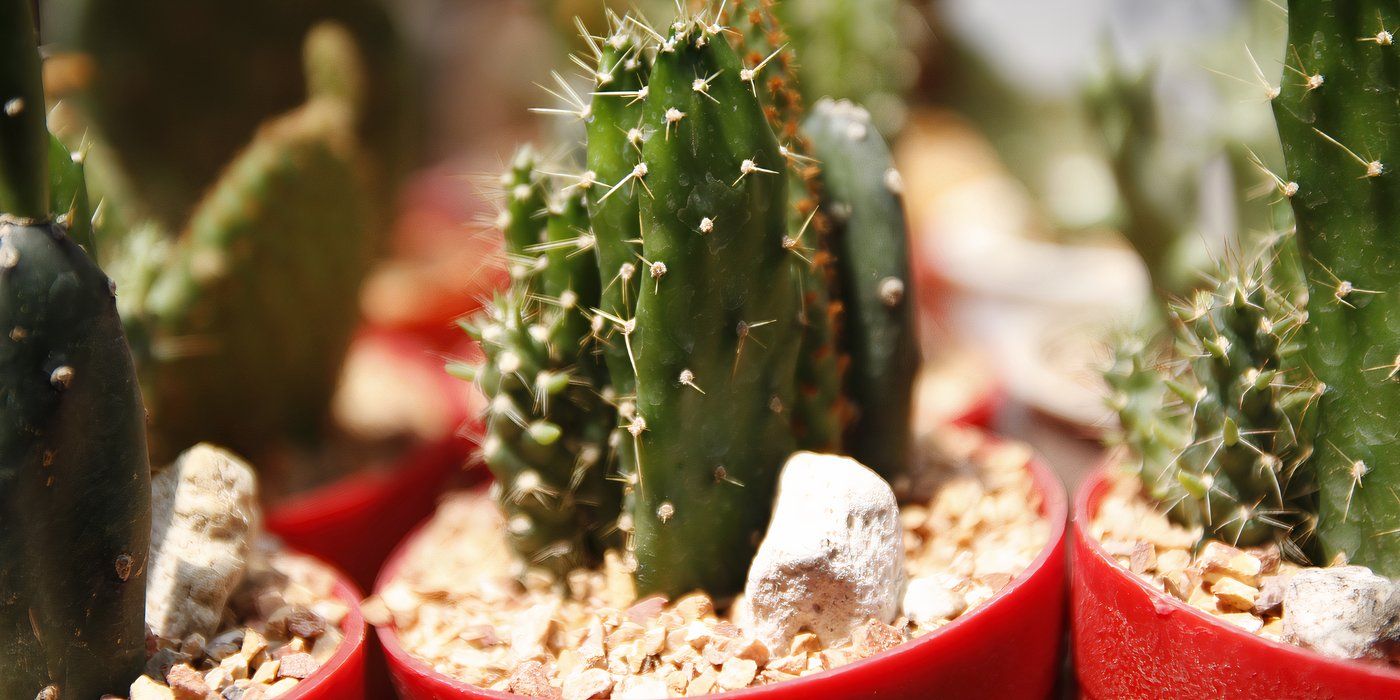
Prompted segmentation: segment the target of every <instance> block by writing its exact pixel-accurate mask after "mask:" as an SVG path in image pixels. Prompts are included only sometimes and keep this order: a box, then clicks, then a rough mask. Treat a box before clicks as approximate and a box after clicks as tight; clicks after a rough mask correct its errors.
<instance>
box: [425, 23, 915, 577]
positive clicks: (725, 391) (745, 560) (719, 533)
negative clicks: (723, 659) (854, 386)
mask: <svg viewBox="0 0 1400 700" xmlns="http://www.w3.org/2000/svg"><path fill="white" fill-rule="evenodd" d="M738 14H739V15H740V16H739V18H738V19H739V20H743V21H752V19H753V16H752V15H751V13H748V12H742V13H738ZM761 18H762V17H760V19H761ZM736 27H738V29H737V30H734V31H728V30H726V28H725V27H724V26H723V25H722V24H721V23H720V21H719V19H718V18H717V15H713V14H705V13H702V14H699V15H684V16H682V17H681V18H679V19H678V20H677V21H675V22H672V23H669V24H666V25H662V26H660V27H658V28H653V27H651V26H648V25H646V24H645V23H643V22H641V21H639V20H637V19H635V18H631V17H628V18H625V19H624V18H618V17H615V16H611V17H610V27H609V30H610V31H609V33H608V34H607V35H606V36H603V37H594V36H587V37H585V40H586V43H587V44H588V46H589V49H590V50H591V54H592V55H591V61H589V60H588V59H585V61H581V62H580V63H581V64H583V65H588V66H589V69H590V71H591V72H592V78H593V82H594V85H593V90H592V93H591V95H588V96H587V97H585V96H584V95H581V94H580V91H578V90H575V89H573V88H572V87H571V86H569V85H567V84H566V83H564V82H563V81H562V80H561V81H560V85H559V88H558V90H557V91H555V93H554V94H555V95H556V96H558V97H560V98H562V99H564V100H565V102H566V104H565V105H563V106H561V107H557V108H548V109H545V110H544V111H547V112H551V113H556V114H560V115H562V116H564V117H566V118H576V119H578V120H581V121H582V122H583V123H584V127H585V132H586V137H587V142H586V145H585V146H586V147H585V152H586V159H585V163H586V165H585V169H584V170H583V172H569V166H567V165H546V164H541V163H539V162H537V160H538V159H537V157H536V156H535V155H534V154H533V153H532V152H530V151H528V150H526V151H522V152H521V153H520V154H519V155H517V157H516V158H515V160H514V161H513V163H512V166H511V168H510V170H509V172H507V173H506V174H505V175H504V176H503V177H502V179H501V182H500V185H501V189H502V191H503V198H504V204H503V206H502V208H501V212H500V215H499V217H498V223H499V225H500V228H501V229H502V232H503V233H504V235H505V240H506V251H507V254H508V263H509V266H510V270H511V278H512V285H511V287H510V289H508V290H506V291H505V292H503V293H502V294H501V295H500V296H499V297H498V298H497V299H496V301H495V303H493V304H492V305H491V306H490V308H488V310H487V312H486V313H484V314H482V315H481V316H479V317H477V318H476V319H473V320H472V321H470V322H467V323H465V324H464V326H465V327H466V328H467V330H468V331H469V332H471V333H472V334H473V335H474V336H475V337H477V338H479V339H480V341H481V344H482V349H483V350H484V352H485V355H486V361H485V362H484V363H482V364H480V365H477V366H467V365H453V366H452V367H451V368H450V369H451V370H452V371H454V373H456V374H459V375H460V376H463V377H466V378H471V379H475V380H476V381H477V382H478V383H479V384H480V386H481V387H482V389H483V391H484V392H485V393H486V395H487V397H488V399H489V401H488V404H489V405H488V408H487V436H486V439H485V440H484V442H483V445H482V451H483V455H484V458H485V461H486V463H487V465H488V466H490V467H491V469H492V471H493V473H494V474H495V476H496V479H497V486H496V489H497V492H498V499H499V501H500V504H501V508H502V510H503V511H504V513H505V515H506V517H507V528H508V534H509V537H510V541H511V542H512V544H513V545H514V546H515V549H516V551H517V553H518V554H519V555H520V556H521V558H522V560H524V562H525V563H526V564H527V565H531V566H539V567H543V568H547V569H552V570H553V571H555V572H556V573H564V572H567V571H568V570H569V569H570V568H572V567H575V566H579V565H596V564H597V563H598V561H599V560H600V559H601V556H602V554H603V552H604V551H606V550H608V549H613V548H616V549H618V550H620V551H621V552H622V553H623V557H624V563H625V564H627V565H629V566H630V567H632V569H633V571H634V574H635V581H636V584H637V589H638V592H639V593H641V594H643V595H645V594H649V593H661V594H664V595H668V596H679V595H683V594H685V593H688V592H691V591H694V590H705V591H707V592H708V593H709V594H711V595H713V596H716V597H717V598H720V599H723V598H725V597H727V596H730V595H732V594H734V593H736V592H737V591H738V590H739V589H740V588H741V587H742V586H743V582H744V577H745V574H746V573H747V570H748V567H749V563H750V561H751V559H752V557H753V553H754V551H755V549H756V547H757V546H758V543H759V541H760V539H761V538H762V535H763V530H764V528H765V527H766V525H767V523H768V518H769V515H770V510H771V508H772V501H773V495H774V490H775V488H776V482H777V476H778V471H779V469H780V468H781V467H782V464H783V462H784V461H785V460H786V458H787V457H788V455H789V454H791V453H792V452H793V451H794V450H795V449H797V448H798V447H799V446H801V447H816V448H821V449H829V450H833V451H839V450H840V449H841V445H842V441H843V435H842V433H843V428H845V427H846V426H845V424H844V422H843V421H844V420H846V419H847V418H848V414H849V412H848V411H847V410H846V409H845V406H847V405H848V403H850V402H851V399H850V397H849V396H848V394H853V395H856V396H859V397H860V398H861V399H862V402H864V401H865V400H866V398H867V394H862V393H859V392H851V391H850V390H849V388H848V387H843V385H842V371H843V368H844V365H845V364H847V363H848V362H849V361H850V360H849V359H848V358H859V359H858V361H860V362H861V363H862V365H861V369H862V371H865V370H866V369H867V368H874V369H877V370H879V371H884V372H888V375H887V378H888V380H889V384H888V385H889V386H891V387H894V388H893V389H891V390H890V391H889V392H888V395H887V396H886V397H885V401H886V402H888V403H890V404H899V405H897V406H892V407H891V408H890V411H889V412H888V413H883V412H880V411H877V410H875V409H874V408H873V407H872V404H869V403H865V404H864V405H866V406H867V407H871V410H869V411H868V413H866V414H865V416H866V418H867V419H868V420H869V421H871V422H872V423H879V424H880V425H879V426H878V430H879V435H880V436H881V437H880V438H878V441H882V442H888V443H890V444H889V445H888V446H887V447H888V450H887V451H885V452H882V453H881V454H880V457H879V458H878V461H880V464H879V465H878V468H879V469H880V470H881V471H882V473H883V475H884V476H885V477H886V478H893V477H896V476H898V475H899V473H900V472H901V471H902V470H903V468H904V467H905V464H904V459H905V457H906V455H905V453H904V446H905V444H906V442H907V435H908V429H909V425H908V416H909V414H908V405H907V404H908V402H909V400H910V392H909V388H910V387H911V386H912V384H913V381H912V375H913V371H914V369H915V364H916V363H915V362H911V361H909V360H911V359H914V360H916V358H917V355H916V354H909V353H908V352H907V351H908V350H909V348H910V347H911V346H909V345H907V344H906V343H907V341H912V339H913V338H914V335H913V332H912V328H913V326H912V321H913V319H912V314H909V313H908V309H909V306H908V304H907V303H904V301H903V295H894V294H892V293H889V289H888V288H889V287H890V286H891V283H889V282H888V281H887V280H886V278H888V277H899V278H900V280H906V281H907V261H906V259H905V253H904V250H905V244H904V235H905V233H904V219H903V212H902V211H901V210H900V206H899V204H900V203H899V199H898V196H897V192H895V191H893V190H892V189H891V187H890V186H889V184H888V183H889V182H891V181H892V180H893V179H894V178H893V177H892V176H891V175H890V173H892V172H893V170H892V168H891V166H890V164H889V155H888V150H887V149H885V148H884V146H883V144H882V143H880V144H876V143H875V141H878V139H879V135H878V133H877V132H875V131H874V130H873V129H868V135H869V138H868V139H866V138H862V139H857V140H855V141H852V140H848V139H833V143H832V144H830V146H829V151H828V152H829V156H827V157H829V158H831V159H832V160H833V161H839V162H840V163H842V164H843V166H842V167H849V168H850V169H859V168H863V167H871V168H875V172H876V173H877V174H876V178H877V179H878V183H874V182H866V181H863V180H862V181H859V182H851V180H850V178H849V177H847V176H842V179H840V180H839V181H838V182H837V183H836V184H838V185H841V186H842V187H841V197H842V200H841V201H840V202H839V204H833V206H839V207H840V208H842V209H843V211H845V212H846V215H847V217H848V218H847V219H843V220H848V221H849V222H850V223H851V224H852V225H851V226H850V227H849V229H848V230H847V231H845V232H844V234H843V235H846V236H848V237H849V238H848V239H846V240H845V241H844V242H843V245H844V246H845V247H843V248H842V249H841V250H839V251H838V250H833V249H832V247H831V246H830V244H829V242H828V241H826V240H825V239H824V238H823V237H822V236H819V235H817V234H816V233H815V232H810V231H808V226H809V225H810V224H811V221H812V210H813V208H814V206H815V205H816V201H817V198H818V197H819V191H818V190H819V186H818V184H817V178H816V177H814V176H813V175H814V173H813V171H814V170H815V165H814V164H815V162H816V161H815V160H814V159H813V158H811V157H810V156H806V155H804V154H803V153H802V149H803V148H805V137H800V135H798V134H797V133H796V129H797V124H798V123H799V122H798V119H797V113H798V107H799V106H800V105H797V104H794V103H783V104H781V105H779V104H778V103H777V98H776V97H775V95H773V94H771V93H770V90H769V88H770V86H771V85H772V84H773V83H772V82H771V81H768V80H766V79H765V77H764V71H765V70H772V71H776V70H782V69H783V68H782V67H783V66H786V65H788V62H787V61H780V60H776V58H777V57H778V56H779V55H780V53H781V48H778V49H775V50H772V51H769V50H767V49H768V47H767V46H762V45H746V44H745V42H746V41H749V40H750V39H749V37H751V36H756V37H759V39H760V40H761V39H766V38H767V37H768V36H769V33H768V32H759V31H749V30H745V28H744V26H742V22H740V23H738V24H736ZM755 41H757V40H755ZM757 43H760V44H761V41H758V42H757ZM736 44H737V46H736ZM785 94H786V93H785ZM778 131H781V132H782V133H783V134H784V136H785V137H787V138H789V139H791V140H792V142H791V143H786V142H781V141H780V140H779V138H778V136H776V135H775V132H778ZM843 133H850V129H847V130H846V131H845V132H843ZM546 173H550V174H549V175H546ZM847 182H851V184H850V185H849V186H846V183H847ZM823 206H825V205H823ZM804 234H805V235H804ZM872 237H873V238H872ZM847 250H860V251H861V254H860V255H861V256H864V257H860V256H856V257H855V258H854V262H853V263H852V264H853V266H854V268H855V269H856V270H857V271H855V272H853V273H852V274H854V275H855V276H856V277H859V279H860V285H861V286H860V289H861V293H862V294H865V295H866V296H867V297H869V299H866V298H865V297H862V298H861V299H860V300H858V301H856V302H855V303H856V305H857V306H858V307H859V311H860V313H861V325H860V326H859V331H860V332H859V333H856V334H853V335H851V336H850V337H849V338H840V337H838V333H837V329H838V326H839V324H838V323H836V320H837V318H838V316H839V309H840V308H841V303H842V301H841V299H839V298H838V297H837V294H838V290H836V289H835V288H834V287H835V285H831V286H828V285H829V284H831V282H832V281H833V280H834V279H835V278H836V277H837V275H836V274H828V273H827V269H828V265H830V266H831V267H832V268H835V269H840V267H839V266H840V264H841V261H840V260H839V255H840V254H841V253H844V252H846V251H847ZM833 260H834V262H833ZM867 278H869V279H867ZM867 283H868V284H867ZM882 285H883V287H882ZM882 288H883V289H885V292H886V293H885V295H884V297H883V298H884V301H879V300H878V299H877V296H878V295H879V294H880V293H881V292H880V290H881V289H882ZM893 296H899V298H898V299H895V300H894V303H890V299H891V298H892V297H893ZM869 314H875V315H874V316H871V315H869ZM877 316H878V318H877ZM872 342H873V343H874V344H876V345H877V346H878V347H874V348H873V349H872V348H870V347H867V344H869V343H872ZM852 343H854V344H857V345H859V347H851V344H852ZM880 368H884V369H880ZM881 386H885V385H884V384H882V385H881ZM886 417H888V420H885V418H886ZM872 430H873V429H872ZM861 436H862V437H873V435H872V436H865V435H864V434H863V432H862V435H861ZM857 442H859V441H857ZM872 454H873V453H872ZM872 466H876V465H875V464H874V463H872Z"/></svg>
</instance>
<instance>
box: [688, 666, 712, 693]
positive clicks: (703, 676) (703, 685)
mask: <svg viewBox="0 0 1400 700" xmlns="http://www.w3.org/2000/svg"><path fill="white" fill-rule="evenodd" d="M718 684H719V677H718V676H716V675H715V672H714V671H711V670H710V669H708V668H707V669H705V670H704V671H701V672H700V675H698V676H696V677H694V678H692V679H690V683H689V684H687V685H686V686H685V696H686V697H688V698H689V697H696V696H699V695H709V694H710V691H712V690H714V689H715V688H716V687H717V686H718Z"/></svg>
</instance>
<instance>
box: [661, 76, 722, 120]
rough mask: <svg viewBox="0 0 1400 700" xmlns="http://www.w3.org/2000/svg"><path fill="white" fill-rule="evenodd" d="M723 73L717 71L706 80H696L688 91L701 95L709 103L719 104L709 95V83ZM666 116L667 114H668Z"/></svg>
mask: <svg viewBox="0 0 1400 700" xmlns="http://www.w3.org/2000/svg"><path fill="white" fill-rule="evenodd" d="M723 72H724V71H723V70H717V71H715V72H714V73H711V74H710V77H708V78H696V79H695V82H693V83H691V84H690V89H691V90H694V91H695V92H698V93H700V94H701V95H704V96H705V97H706V98H708V99H709V100H710V101H711V102H713V103H715V104H719V100H716V99H715V98H714V95H711V94H710V81H712V80H714V79H715V78H718V77H719V76H720V74H721V73H723ZM667 114H669V112H668V113H667Z"/></svg>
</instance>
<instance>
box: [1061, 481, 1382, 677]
mask: <svg viewBox="0 0 1400 700" xmlns="http://www.w3.org/2000/svg"><path fill="white" fill-rule="evenodd" d="M1114 470H1115V466H1114V460H1113V458H1112V457H1109V458H1107V459H1105V460H1104V461H1103V463H1101V464H1100V465H1099V466H1098V467H1097V468H1096V469H1095V470H1094V472H1093V473H1092V474H1091V475H1090V477H1089V478H1088V479H1087V480H1085V482H1084V483H1083V484H1082V485H1080V487H1079V490H1078V492H1076V493H1075V496H1074V523H1073V528H1072V529H1073V531H1074V535H1073V537H1074V539H1075V540H1076V542H1077V543H1078V544H1079V547H1078V548H1077V552H1076V553H1077V554H1078V553H1089V554H1091V555H1093V557H1094V559H1093V562H1092V563H1094V564H1097V565H1099V566H1100V567H1103V568H1106V569H1108V570H1111V571H1113V572H1114V573H1116V574H1119V576H1120V578H1122V579H1123V580H1126V581H1130V582H1131V583H1132V585H1133V586H1135V587H1136V588H1137V590H1138V591H1140V592H1141V593H1142V595H1144V596H1145V597H1147V598H1149V599H1150V600H1151V601H1152V605H1153V606H1154V607H1155V608H1156V609H1158V610H1161V609H1163V608H1166V609H1169V610H1171V611H1172V615H1173V616H1179V615H1183V614H1184V615H1185V616H1186V617H1185V619H1188V620H1192V621H1193V622H1195V623H1196V626H1197V627H1198V628H1199V629H1200V630H1201V631H1202V632H1204V633H1209V634H1213V635H1217V636H1224V637H1228V638H1231V639H1233V640H1235V642H1236V643H1239V644H1249V645H1255V646H1258V647H1259V648H1261V649H1268V650H1270V651H1271V652H1272V653H1276V654H1278V655H1279V659H1278V661H1279V664H1280V665H1282V664H1294V663H1298V664H1306V665H1311V666H1318V665H1326V666H1331V667H1333V668H1336V669H1338V670H1342V671H1345V672H1346V673H1348V674H1354V675H1356V676H1359V677H1370V678H1374V679H1375V680H1377V681H1385V682H1391V683H1394V682H1397V681H1400V669H1390V668H1386V667H1384V666H1379V665H1375V664H1368V663H1365V662H1361V661H1352V660H1349V659H1336V658H1332V657H1330V656H1324V655H1322V654H1319V653H1317V652H1315V651H1312V650H1309V649H1304V648H1303V647H1300V646H1296V645H1293V644H1286V643H1284V642H1276V641H1273V640H1271V639H1266V638H1264V637H1261V636H1259V635H1257V634H1251V633H1249V632H1246V631H1245V630H1243V629H1240V628H1239V627H1236V626H1234V625H1232V624H1230V623H1228V622H1225V621H1224V620H1221V619H1219V618H1217V617H1215V616H1214V615H1211V614H1209V613H1207V612H1205V611H1203V610H1198V609H1196V608H1194V607H1192V606H1190V605H1187V604H1186V603H1185V602H1182V601H1180V600H1177V599H1176V598H1175V597H1174V596H1170V595H1167V594H1166V593H1164V592H1162V591H1159V590H1157V589H1155V588H1153V587H1152V586H1150V585H1148V584H1147V582H1146V581H1144V580H1142V578H1141V577H1139V576H1137V575H1136V574H1134V573H1133V572H1131V571H1129V570H1128V569H1127V568H1126V567H1124V566H1123V565H1122V564H1120V563H1118V560H1117V559H1114V558H1113V557H1112V556H1111V555H1110V554H1109V553H1108V552H1107V551H1106V550H1105V549H1104V548H1103V545H1102V544H1100V542H1099V541H1098V539H1097V538H1096V537H1094V536H1093V535H1092V534H1091V533H1090V531H1089V524H1090V523H1092V522H1093V515H1094V513H1096V512H1097V511H1098V505H1099V502H1100V500H1101V499H1102V498H1103V495H1104V493H1105V492H1106V491H1107V490H1108V487H1109V477H1110V476H1112V474H1113V471H1114ZM1086 563H1087V562H1081V561H1076V562H1075V564H1074V567H1075V568H1076V569H1077V568H1078V567H1079V566H1081V565H1084V564H1086ZM1076 578H1077V577H1076ZM1179 619H1180V618H1179Z"/></svg>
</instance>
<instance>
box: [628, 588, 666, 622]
mask: <svg viewBox="0 0 1400 700" xmlns="http://www.w3.org/2000/svg"><path fill="white" fill-rule="evenodd" d="M665 607H666V598H665V597H664V596H659V595H654V596H648V597H646V598H643V599H642V600H639V601H637V602H636V603H635V604H633V605H631V606H629V607H628V608H627V610H625V611H623V614H624V615H626V616H627V619H628V620H631V621H632V622H635V623H637V624H639V625H645V624H647V623H649V622H651V621H652V620H655V619H656V617H657V615H660V614H661V611H662V610H663V609H665Z"/></svg>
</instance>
